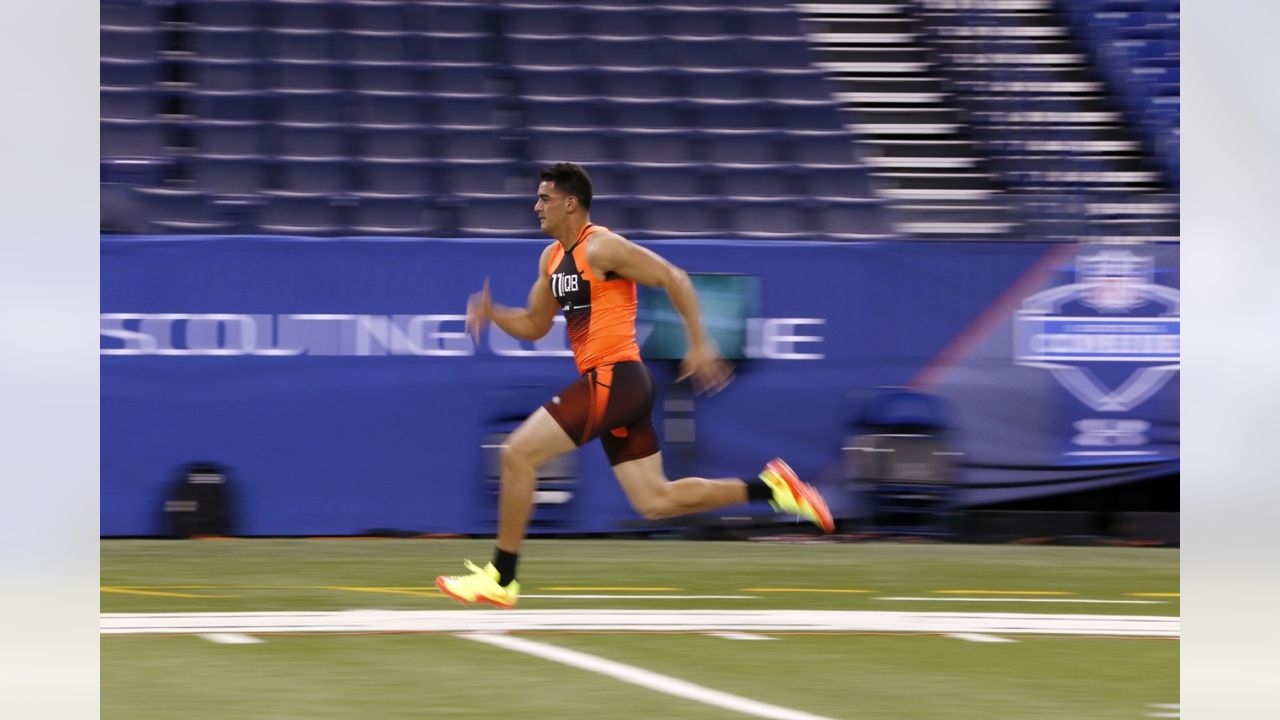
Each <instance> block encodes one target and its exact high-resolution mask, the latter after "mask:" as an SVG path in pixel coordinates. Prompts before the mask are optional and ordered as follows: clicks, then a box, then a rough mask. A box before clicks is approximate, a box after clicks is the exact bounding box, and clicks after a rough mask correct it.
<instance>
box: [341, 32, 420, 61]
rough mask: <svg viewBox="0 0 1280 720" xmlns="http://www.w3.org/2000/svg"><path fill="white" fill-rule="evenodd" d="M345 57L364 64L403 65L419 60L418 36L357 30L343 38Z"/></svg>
mask: <svg viewBox="0 0 1280 720" xmlns="http://www.w3.org/2000/svg"><path fill="white" fill-rule="evenodd" d="M342 40H343V45H344V48H345V52H344V57H345V58H346V59H348V60H355V61H357V62H364V63H386V64H397V65H402V64H405V63H411V62H413V61H414V60H415V59H417V56H418V52H417V49H416V40H417V36H414V35H410V34H408V33H404V32H394V31H391V32H386V31H372V30H356V31H352V32H348V33H345V34H344V35H343V37H342Z"/></svg>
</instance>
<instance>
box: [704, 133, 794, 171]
mask: <svg viewBox="0 0 1280 720" xmlns="http://www.w3.org/2000/svg"><path fill="white" fill-rule="evenodd" d="M699 144H700V145H701V146H702V159H703V160H705V161H707V162H712V163H720V164H749V165H773V164H775V163H778V162H781V161H782V160H783V154H782V140H781V139H780V138H779V137H778V136H777V135H776V134H773V133H767V132H753V131H746V132H740V131H739V132H734V131H728V132H716V133H707V134H706V135H704V136H703V137H702V138H701V139H700V140H699Z"/></svg>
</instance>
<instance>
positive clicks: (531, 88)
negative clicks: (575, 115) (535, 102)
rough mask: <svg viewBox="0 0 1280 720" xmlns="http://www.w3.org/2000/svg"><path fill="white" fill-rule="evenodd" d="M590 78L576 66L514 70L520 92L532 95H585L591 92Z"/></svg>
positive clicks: (566, 96) (570, 96)
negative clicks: (569, 67)
mask: <svg viewBox="0 0 1280 720" xmlns="http://www.w3.org/2000/svg"><path fill="white" fill-rule="evenodd" d="M591 78H592V75H591V74H590V73H588V72H584V71H582V70H579V69H577V68H574V69H567V68H520V69H519V70H518V71H517V72H516V79H517V82H518V84H519V88H520V94H521V95H526V96H533V97H558V98H581V97H587V96H589V95H592V94H593V88H592V87H591V82H590V81H591ZM606 94H610V93H606Z"/></svg>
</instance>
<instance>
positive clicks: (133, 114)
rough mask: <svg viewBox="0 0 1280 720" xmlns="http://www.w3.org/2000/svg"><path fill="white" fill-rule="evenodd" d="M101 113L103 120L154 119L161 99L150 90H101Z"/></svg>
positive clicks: (115, 88)
mask: <svg viewBox="0 0 1280 720" xmlns="http://www.w3.org/2000/svg"><path fill="white" fill-rule="evenodd" d="M99 98H100V100H99V112H100V113H101V116H102V117H103V118H115V119H123V120H147V119H153V118H154V117H155V116H156V114H157V112H158V109H159V98H158V96H157V95H156V93H155V92H154V91H152V90H151V89H149V88H117V87H112V88H107V87H104V88H101V90H100V91H99Z"/></svg>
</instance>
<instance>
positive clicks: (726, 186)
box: [717, 165, 805, 198]
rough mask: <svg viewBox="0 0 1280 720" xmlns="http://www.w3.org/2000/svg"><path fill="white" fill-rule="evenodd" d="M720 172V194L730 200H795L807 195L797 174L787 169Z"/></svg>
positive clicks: (725, 169)
mask: <svg viewBox="0 0 1280 720" xmlns="http://www.w3.org/2000/svg"><path fill="white" fill-rule="evenodd" d="M718 170H719V172H718V173H717V182H718V186H719V193H720V194H721V195H724V196H726V197H742V198H776V197H794V196H800V195H803V194H804V191H805V188H804V186H803V185H802V184H801V182H800V179H799V177H798V176H797V174H796V173H795V171H794V170H793V169H792V168H791V167H789V166H785V165H760V166H722V167H720V168H718Z"/></svg>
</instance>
